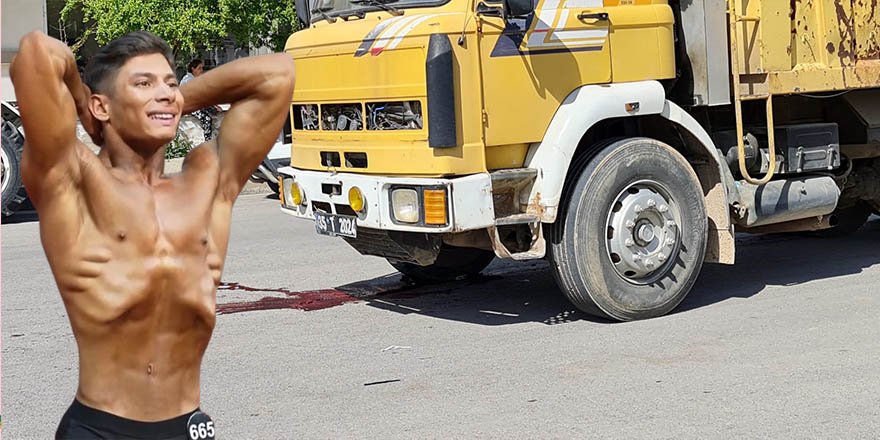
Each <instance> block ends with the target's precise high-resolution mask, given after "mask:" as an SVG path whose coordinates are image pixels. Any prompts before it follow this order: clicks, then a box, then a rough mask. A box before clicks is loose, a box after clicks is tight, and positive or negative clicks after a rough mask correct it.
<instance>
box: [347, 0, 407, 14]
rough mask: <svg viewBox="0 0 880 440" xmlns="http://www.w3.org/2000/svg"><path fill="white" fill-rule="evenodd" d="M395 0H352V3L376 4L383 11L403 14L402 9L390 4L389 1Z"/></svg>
mask: <svg viewBox="0 0 880 440" xmlns="http://www.w3.org/2000/svg"><path fill="white" fill-rule="evenodd" d="M393 1H397V0H350V3H354V4H358V3H360V4H365V5H370V6H375V7H377V8H379V9H382V10H383V11H388V12H389V13H390V14H391V15H403V11H401V10H400V9H397V8H395V7H394V6H388V3H391V2H393Z"/></svg>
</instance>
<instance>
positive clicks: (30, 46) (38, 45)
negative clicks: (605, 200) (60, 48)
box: [18, 30, 49, 53]
mask: <svg viewBox="0 0 880 440" xmlns="http://www.w3.org/2000/svg"><path fill="white" fill-rule="evenodd" d="M47 44H49V36H48V35H46V34H45V33H44V32H43V31H41V30H35V31H30V32H28V33H27V34H25V35H24V36H23V37H21V40H20V41H19V42H18V52H19V53H28V52H31V51H34V50H37V51H40V50H45V49H46V45H47Z"/></svg>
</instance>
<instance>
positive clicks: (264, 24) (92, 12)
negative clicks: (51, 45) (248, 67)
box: [61, 0, 296, 63]
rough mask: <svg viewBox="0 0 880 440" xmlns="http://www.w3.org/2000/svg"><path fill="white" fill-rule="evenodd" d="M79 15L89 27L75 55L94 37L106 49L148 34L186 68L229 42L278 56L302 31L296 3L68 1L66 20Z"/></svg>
mask: <svg viewBox="0 0 880 440" xmlns="http://www.w3.org/2000/svg"><path fill="white" fill-rule="evenodd" d="M74 11H79V12H81V13H82V17H83V21H84V22H86V23H89V26H88V27H87V28H86V30H85V32H84V33H83V35H82V36H81V37H80V39H79V41H78V42H77V43H76V44H74V45H73V47H74V49H78V48H79V47H80V46H81V45H82V44H83V43H84V42H85V41H86V40H87V39H88V38H90V37H94V38H95V40H96V41H97V43H98V44H100V45H103V44H106V43H107V42H109V41H111V40H113V39H114V38H117V37H119V36H121V35H124V34H125V33H128V32H131V31H135V30H148V31H150V32H153V33H155V34H156V35H158V36H160V37H162V38H163V39H164V40H165V41H167V42H168V44H169V45H171V47H172V49H173V50H174V55H175V56H176V57H177V58H178V61H179V62H182V63H185V62H186V61H187V58H188V57H189V56H192V55H193V54H196V53H198V51H199V50H201V49H204V48H210V47H213V46H215V45H216V44H217V43H218V42H219V41H220V40H221V39H222V38H225V37H227V36H231V37H233V38H234V39H235V40H236V42H238V44H240V45H242V46H247V45H254V46H262V45H267V46H269V47H270V48H272V49H273V50H276V51H278V50H281V49H283V45H284V42H285V41H286V40H287V37H288V36H290V34H291V33H292V32H293V31H294V30H295V26H296V24H295V23H296V12H295V10H294V6H293V0H66V3H65V6H64V9H63V10H62V12H61V16H62V18H63V20H69V19H70V17H71V15H73V14H72V13H73V12H74Z"/></svg>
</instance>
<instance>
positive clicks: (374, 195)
mask: <svg viewBox="0 0 880 440" xmlns="http://www.w3.org/2000/svg"><path fill="white" fill-rule="evenodd" d="M278 172H279V174H280V176H281V188H282V192H283V197H284V204H283V205H282V208H281V209H282V211H283V212H285V213H287V214H290V215H292V216H294V217H299V218H303V219H309V220H312V221H314V220H315V217H314V212H315V209H318V210H320V211H322V212H325V213H328V214H343V215H352V214H353V212H352V210H351V207H350V205H349V199H348V193H349V190H350V189H351V188H352V187H357V188H358V189H360V191H361V193H362V194H363V195H364V198H365V199H366V204H365V206H366V207H365V209H364V210H363V211H362V212H360V213H354V214H355V215H356V217H357V226H358V228H370V229H379V230H392V231H406V232H429V233H446V232H461V231H468V230H474V229H484V228H487V227H489V226H493V225H495V210H494V208H493V203H492V179H491V177H490V176H489V174H488V173H481V174H474V175H470V176H465V177H457V178H451V179H443V178H408V177H386V176H371V175H364V174H345V173H332V172H324V171H304V170H299V169H295V168H292V167H284V168H280V169H279V170H278ZM294 183H296V184H297V185H298V186H299V188H300V192H301V194H302V196H303V201H302V203H300V204H299V205H296V206H293V205H292V202H291V201H292V200H293V198H292V193H291V190H292V189H291V188H292V186H293V184H294ZM340 186H341V188H340ZM426 187H429V188H446V191H447V193H446V194H447V195H446V200H447V206H446V210H447V211H446V218H447V219H448V220H447V224H445V225H426V224H424V222H419V224H404V223H402V222H399V221H396V220H394V217H393V214H392V211H391V209H392V207H391V192H392V190H395V189H399V188H412V189H416V190H417V191H420V189H421V188H426ZM340 189H341V190H340ZM421 208H422V209H424V207H421Z"/></svg>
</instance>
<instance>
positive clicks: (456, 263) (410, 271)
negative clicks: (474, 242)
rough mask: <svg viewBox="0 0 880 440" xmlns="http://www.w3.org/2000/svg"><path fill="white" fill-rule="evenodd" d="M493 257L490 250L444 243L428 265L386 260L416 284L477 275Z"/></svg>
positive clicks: (493, 254)
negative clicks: (432, 262)
mask: <svg viewBox="0 0 880 440" xmlns="http://www.w3.org/2000/svg"><path fill="white" fill-rule="evenodd" d="M493 259H495V253H494V252H492V251H487V250H483V249H475V248H462V247H455V246H449V245H445V244H444V245H443V246H442V247H441V248H440V254H439V255H437V260H435V261H434V264H431V265H429V266H419V265H418V264H412V263H400V262H396V261H390V260H389V261H388V262H389V263H391V265H392V266H394V268H395V269H397V270H398V271H399V272H400V273H402V274H404V275H405V276H407V277H409V278H410V279H411V280H413V281H415V282H416V283H417V284H433V283H441V282H444V281H452V280H455V279H457V278H460V277H470V276H474V275H477V274H478V273H480V272H481V271H482V270H483V269H485V268H486V266H488V265H489V263H491V262H492V260H493Z"/></svg>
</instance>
